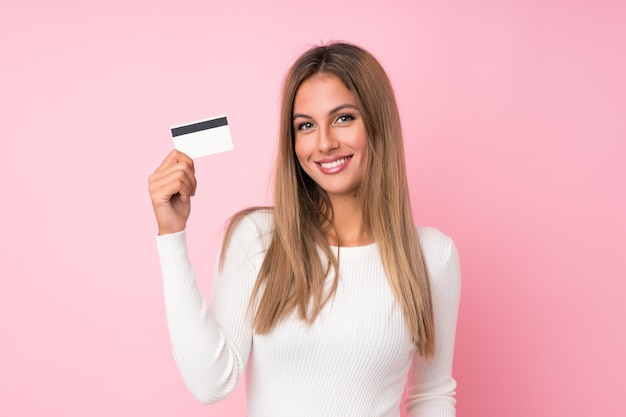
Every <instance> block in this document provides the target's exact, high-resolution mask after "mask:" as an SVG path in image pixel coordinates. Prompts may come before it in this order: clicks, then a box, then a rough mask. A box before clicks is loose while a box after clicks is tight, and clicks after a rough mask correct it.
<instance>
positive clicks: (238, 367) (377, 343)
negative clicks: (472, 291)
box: [157, 212, 461, 417]
mask: <svg viewBox="0 0 626 417" xmlns="http://www.w3.org/2000/svg"><path fill="white" fill-rule="evenodd" d="M271 228H272V217H271V215H270V214H268V213H263V212H256V213H253V214H250V215H248V216H247V217H246V218H244V219H243V220H242V221H241V222H240V224H239V225H237V227H236V229H235V230H234V233H233V236H232V240H231V243H230V245H229V247H228V248H227V249H226V258H225V263H224V267H223V269H222V271H221V272H220V271H218V270H217V267H216V271H215V275H214V280H213V291H212V296H211V302H210V305H209V306H207V304H206V303H205V300H204V298H203V297H202V295H201V294H200V292H199V290H198V287H197V285H196V281H195V278H194V271H193V267H192V265H191V263H190V261H189V257H188V253H187V247H186V241H185V232H184V231H183V232H180V233H176V234H171V235H164V236H157V246H158V250H159V256H160V259H161V267H162V271H163V281H164V289H165V305H166V312H167V322H168V326H169V331H170V336H171V341H172V346H173V353H174V358H175V361H176V363H177V365H178V368H179V370H180V372H181V374H182V375H183V378H184V380H185V383H186V385H187V387H188V388H189V390H190V391H191V393H192V394H193V395H194V396H195V397H196V398H197V399H198V400H200V401H202V402H206V403H210V402H216V401H219V400H220V399H222V398H224V397H225V396H226V395H228V394H229V393H230V392H231V391H232V390H233V388H234V387H235V385H236V384H237V381H238V380H239V378H240V377H241V375H242V373H243V371H244V369H246V368H247V374H246V375H247V415H248V417H283V416H284V417H306V416H311V417H326V416H338V417H339V416H341V417H350V416H354V417H366V416H372V417H374V416H375V417H383V416H384V417H398V416H399V415H400V411H399V407H400V403H401V400H402V395H403V389H404V388H405V383H408V385H407V390H408V391H407V395H406V399H405V407H406V410H407V412H408V414H409V415H410V416H419V417H444V416H454V415H455V414H456V412H455V399H454V394H455V388H456V382H455V380H454V379H453V378H452V357H453V351H454V336H455V329H456V318H457V311H458V304H459V296H460V284H461V280H460V270H459V261H458V255H457V251H456V248H455V246H454V243H453V242H452V240H451V239H450V238H449V237H447V236H445V235H444V234H443V233H441V232H439V231H438V230H435V229H432V228H419V229H418V234H419V239H420V243H421V245H422V250H423V251H424V256H425V259H426V263H427V265H428V270H429V273H430V279H431V286H432V297H433V304H434V315H435V340H436V344H435V356H434V357H433V358H430V359H427V360H424V359H421V358H420V357H419V355H417V354H416V353H415V347H414V345H413V343H412V342H411V336H410V334H409V332H408V329H407V326H406V324H405V321H404V318H403V315H402V310H401V308H400V306H399V305H398V304H397V303H396V302H395V301H394V297H393V293H392V291H391V288H390V287H389V284H388V281H387V278H386V276H385V273H384V269H383V266H382V263H381V260H380V256H379V254H378V248H377V245H376V244H371V245H367V246H360V247H342V248H341V249H340V264H339V276H340V281H339V286H338V288H337V292H336V294H335V296H334V298H333V299H332V300H331V301H330V302H329V303H328V304H327V305H326V306H325V307H324V309H323V310H322V312H321V313H320V315H319V316H318V318H317V319H316V321H315V322H314V323H313V324H312V325H311V326H308V325H307V324H305V323H304V322H302V321H301V320H299V319H298V318H297V317H296V316H295V313H294V315H292V316H291V317H289V318H288V319H286V320H283V321H281V322H280V323H279V324H278V325H277V326H276V327H274V328H273V329H272V330H271V331H270V332H269V333H268V334H266V335H258V334H254V332H253V330H252V327H251V324H250V321H249V320H248V316H247V315H246V309H247V306H248V300H249V298H250V294H251V292H252V288H253V286H254V282H255V280H256V277H257V273H258V271H259V267H260V265H261V263H262V261H263V257H264V253H265V250H266V248H267V247H268V245H269V242H270V238H271ZM335 250H336V248H335ZM328 281H330V280H328ZM407 378H408V381H407Z"/></svg>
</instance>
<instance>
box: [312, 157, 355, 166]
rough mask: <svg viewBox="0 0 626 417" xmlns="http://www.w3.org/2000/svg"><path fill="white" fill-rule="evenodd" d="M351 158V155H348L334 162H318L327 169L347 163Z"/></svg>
mask: <svg viewBox="0 0 626 417" xmlns="http://www.w3.org/2000/svg"><path fill="white" fill-rule="evenodd" d="M350 158H352V157H351V156H346V157H344V158H339V159H337V160H335V161H332V162H318V164H320V165H321V166H322V168H326V169H330V168H337V167H338V166H340V165H343V164H345V163H346V162H348V160H350Z"/></svg>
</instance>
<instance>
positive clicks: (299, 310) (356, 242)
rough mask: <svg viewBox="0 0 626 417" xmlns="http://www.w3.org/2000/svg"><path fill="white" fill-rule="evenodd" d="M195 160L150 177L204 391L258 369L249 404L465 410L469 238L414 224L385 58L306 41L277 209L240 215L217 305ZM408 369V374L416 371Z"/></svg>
mask: <svg viewBox="0 0 626 417" xmlns="http://www.w3.org/2000/svg"><path fill="white" fill-rule="evenodd" d="M195 188H196V180H195V177H194V170H193V162H192V161H191V159H190V158H188V157H187V156H186V155H184V154H182V153H180V152H177V151H173V152H172V153H170V155H168V156H167V158H166V159H165V160H164V162H163V163H162V164H161V166H160V167H159V168H158V169H157V170H156V171H155V173H154V174H153V175H152V176H151V177H150V193H151V197H152V202H153V206H154V211H155V215H156V218H157V223H158V226H159V236H158V237H157V244H158V250H159V254H160V258H161V265H162V270H163V279H164V286H165V301H166V310H167V319H168V325H169V329H170V335H171V339H172V344H173V351H174V357H175V360H176V363H177V365H178V367H179V369H180V371H181V373H182V375H183V377H184V380H185V382H186V384H187V386H188V388H189V390H190V391H191V392H192V393H193V395H194V396H195V397H196V398H198V399H199V400H201V401H203V402H214V401H218V400H220V399H221V398H223V397H225V396H226V395H228V393H230V391H231V390H232V389H233V388H234V387H235V385H236V383H237V381H238V380H239V378H240V376H241V375H242V373H243V371H244V369H246V368H247V398H248V400H247V410H248V416H250V417H258V416H271V417H277V416H290V417H291V416H316V417H319V416H342V417H345V416H360V417H361V416H377V417H378V416H396V417H397V416H399V408H400V405H401V402H402V396H403V389H404V387H405V384H407V393H406V396H405V401H404V403H405V404H404V405H405V407H406V410H407V412H408V414H409V415H411V416H422V417H423V416H451V415H455V400H454V394H455V388H456V383H455V381H454V379H453V378H452V357H453V348H454V335H455V328H456V316H457V310H458V302H459V293H460V272H459V263H458V256H457V252H456V249H455V247H454V244H453V242H452V240H451V239H450V238H448V237H447V236H445V235H444V234H443V233H441V232H439V231H437V230H435V229H431V228H416V227H415V226H414V224H413V220H412V214H411V207H410V202H409V193H408V186H407V180H406V172H405V166H404V154H403V146H402V137H401V129H400V122H399V116H398V110H397V106H396V103H395V98H394V94H393V91H392V88H391V85H390V83H389V80H388V78H387V76H386V74H385V72H384V70H383V69H382V67H381V66H380V64H379V63H378V62H377V61H376V59H375V58H374V57H372V55H370V54H369V53H368V52H366V51H364V50H363V49H361V48H359V47H356V46H354V45H350V44H345V43H334V44H330V45H326V46H320V47H315V48H312V49H310V50H309V51H307V52H305V53H304V54H303V55H302V56H301V57H300V58H299V59H298V60H297V61H296V62H295V63H294V64H293V66H292V68H291V69H290V71H289V72H288V74H287V76H286V79H285V82H284V86H283V95H282V110H281V125H280V138H279V151H278V156H277V164H276V178H275V193H274V203H275V205H274V207H271V208H253V209H248V210H244V211H243V212H241V213H238V214H237V215H235V216H234V217H233V219H232V220H231V222H230V225H229V228H228V230H227V232H226V236H225V238H224V242H223V244H222V249H221V255H220V262H219V266H218V267H217V268H216V271H215V276H214V284H213V285H214V288H213V292H212V297H211V302H210V305H209V306H208V307H207V306H206V305H205V302H204V300H203V298H202V296H201V295H200V293H199V291H198V289H197V286H196V282H195V278H194V274H193V269H192V266H191V264H190V262H189V260H188V256H187V249H186V245H185V231H184V229H185V225H186V221H187V218H188V216H189V212H190V197H191V196H193V194H194V192H195ZM407 380H408V381H407Z"/></svg>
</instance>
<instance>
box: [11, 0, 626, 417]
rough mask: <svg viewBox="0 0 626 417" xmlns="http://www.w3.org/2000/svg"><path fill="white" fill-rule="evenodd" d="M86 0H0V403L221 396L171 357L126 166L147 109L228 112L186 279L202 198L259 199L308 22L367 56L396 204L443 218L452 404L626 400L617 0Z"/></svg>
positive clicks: (498, 413) (200, 261)
mask: <svg viewBox="0 0 626 417" xmlns="http://www.w3.org/2000/svg"><path fill="white" fill-rule="evenodd" d="M85 3H86V2H80V1H74V2H72V1H57V2H48V1H43V0H40V1H17V0H15V1H3V2H2V5H0V51H2V54H1V59H2V65H1V66H0V74H1V76H0V127H1V132H2V133H1V141H0V155H2V163H0V184H2V187H3V190H2V195H3V197H2V200H1V205H0V211H1V218H2V220H3V228H2V229H3V233H2V236H3V238H2V239H0V248H1V250H0V256H1V262H0V265H1V267H2V269H1V270H2V273H1V276H2V290H1V291H0V338H1V339H0V415H1V416H28V417H31V416H38V415H42V416H43V415H46V416H94V417H98V416H110V415H119V416H131V415H141V416H144V415H145V416H154V417H158V416H172V415H181V416H183V415H184V416H188V417H191V416H206V415H209V414H210V415H215V416H231V415H242V416H243V415H244V410H245V408H244V404H243V402H244V392H243V389H242V387H240V388H239V389H238V391H237V392H236V393H235V394H234V395H232V396H231V397H230V398H228V399H227V400H225V401H224V402H222V403H220V404H217V405H213V406H210V407H209V408H207V407H206V406H202V405H200V404H198V403H196V402H195V400H193V399H192V398H191V396H190V395H189V394H187V392H186V390H185V388H184V386H183V384H182V380H181V379H180V377H179V376H178V374H177V371H176V369H175V366H174V362H173V360H172V358H171V355H170V348H169V341H168V336H167V330H166V325H165V318H164V309H163V300H162V289H161V282H160V276H159V266H158V261H157V258H156V253H155V245H154V240H153V235H154V233H155V222H154V220H153V218H152V214H151V207H150V202H149V198H148V193H147V177H148V175H149V173H151V172H152V170H153V169H154V168H155V167H156V165H157V164H158V163H159V162H160V160H161V159H162V158H163V156H164V155H165V154H166V153H167V152H168V151H169V149H170V148H171V138H170V135H169V130H168V129H169V127H170V126H172V125H175V124H179V123H184V122H188V121H193V120H196V119H201V118H205V117H210V116H214V115H219V114H223V113H225V114H227V115H228V116H229V120H230V123H231V130H232V133H233V139H234V142H235V151H234V152H230V153H228V154H223V155H217V156H214V157H209V158H204V159H201V160H199V161H198V162H197V175H198V178H199V181H200V185H199V190H198V194H197V196H196V197H195V199H194V207H193V214H192V220H191V222H190V225H189V228H190V232H189V235H190V240H191V245H192V256H193V257H194V259H195V264H196V267H197V270H198V272H199V274H200V277H201V281H202V288H203V290H204V291H205V292H207V293H208V291H209V289H210V271H211V270H212V267H213V262H214V256H215V252H216V247H217V245H218V243H219V239H220V232H221V227H222V224H223V222H224V220H225V219H226V218H227V217H228V216H229V215H230V214H232V213H233V212H234V211H235V210H236V209H238V208H241V207H244V206H247V205H251V204H260V203H268V202H269V200H268V183H269V180H268V173H269V172H270V168H269V167H270V165H271V164H272V158H273V152H274V151H273V149H274V143H275V142H274V138H275V133H276V126H277V105H278V93H279V85H280V81H281V78H282V76H283V74H284V72H285V70H286V68H287V67H288V65H289V64H290V62H291V61H292V59H293V58H294V57H295V56H297V54H298V53H299V52H301V51H302V50H303V49H304V48H306V47H307V46H308V45H310V44H312V43H316V42H319V41H327V40H331V39H345V40H350V41H353V42H357V43H360V44H362V45H363V46H365V47H366V48H368V49H369V50H371V51H372V52H373V53H374V54H375V55H376V56H377V57H379V58H380V60H381V61H382V62H383V64H384V65H385V67H386V68H387V69H388V72H389V74H390V76H391V78H392V81H393V84H394V86H395V88H396V90H397V95H398V100H399V104H400V107H401V111H402V115H403V121H404V128H405V132H406V138H407V152H408V156H407V158H408V160H409V165H410V176H411V184H412V193H413V201H414V206H415V211H416V218H417V219H418V222H419V223H421V224H428V225H433V226H436V227H438V228H440V229H442V230H444V231H445V232H447V233H448V234H450V235H452V236H453V237H454V238H455V239H456V241H457V245H458V247H459V251H460V253H461V257H462V266H463V273H464V283H463V285H464V287H463V298H462V306H461V313H460V321H459V328H458V343H457V350H456V359H455V374H456V376H457V379H458V381H459V390H458V400H459V404H458V409H459V415H461V416H482V417H502V416H507V417H528V416H623V415H625V414H626V406H624V402H623V394H622V391H623V389H624V387H625V386H626V360H625V359H624V352H625V351H626V337H625V336H624V333H625V332H624V331H625V330H626V313H625V311H624V307H623V304H622V303H621V302H620V301H622V299H623V298H624V296H625V295H626V280H624V275H625V274H624V270H625V267H626V265H625V262H624V259H626V257H625V256H624V254H623V252H624V250H625V249H626V245H625V244H624V237H625V236H626V221H625V220H624V213H625V212H626V191H625V190H626V186H625V183H626V169H625V168H624V166H625V165H626V164H625V160H626V122H625V114H626V81H625V80H626V77H625V76H624V74H626V53H625V51H626V45H625V44H624V39H626V7H625V6H624V5H625V3H624V2H623V1H608V0H606V1H605V0H602V1H598V0H596V1H591V0H589V1H582V0H581V1H557V0H549V1H548V0H546V1H538V0H536V1H528V0H510V1H495V0H493V1H489V0H484V1H475V0H469V1H467V0H466V1H461V0H458V1H454V0H450V1H443V2H424V1H408V0H407V1H393V0H387V1H386V2H380V1H371V2H368V1H354V0H346V1H343V2H336V1H330V0H322V1H318V2H292V1H286V0H284V1H274V2H272V4H271V6H267V5H262V4H263V3H264V2H258V1H253V0H247V1H241V2H237V3H238V4H231V3H235V2H228V1H225V2H222V3H223V4H220V5H210V4H209V3H208V2H201V1H176V2H174V1H170V2H165V1H134V2H132V1H130V2H129V1H107V2H105V1H102V2H99V3H100V5H98V6H93V5H91V6H86V5H85ZM167 3H169V4H167ZM383 3H384V4H386V5H385V6H383ZM433 4H437V5H433ZM241 385H243V384H241Z"/></svg>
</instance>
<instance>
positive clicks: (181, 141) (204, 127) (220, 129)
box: [172, 116, 233, 158]
mask: <svg viewBox="0 0 626 417" xmlns="http://www.w3.org/2000/svg"><path fill="white" fill-rule="evenodd" d="M172 137H173V138H174V148H176V149H177V150H179V151H181V152H183V153H185V154H187V155H188V156H189V157H191V158H198V157H200V156H205V155H211V154H214V153H219V152H226V151H231V150H232V149H233V140H232V138H231V137H230V129H229V128H228V120H227V119H226V116H219V117H215V118H213V119H207V120H201V121H199V122H193V123H188V124H184V125H180V126H174V127H172Z"/></svg>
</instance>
